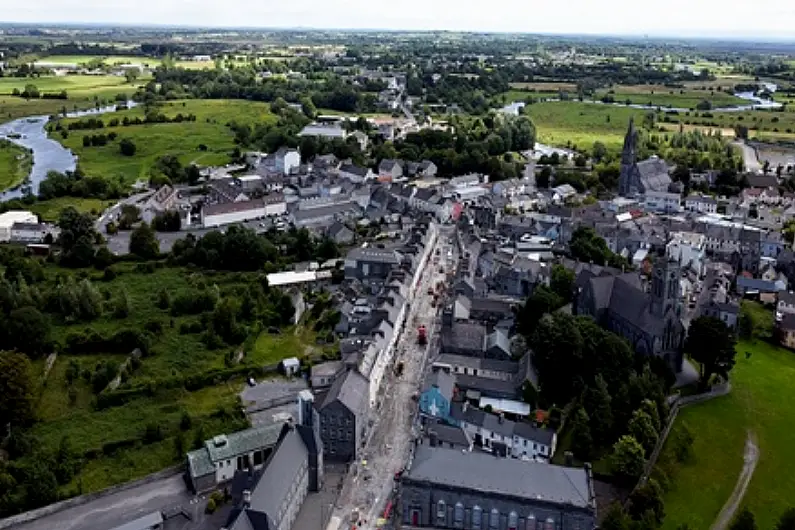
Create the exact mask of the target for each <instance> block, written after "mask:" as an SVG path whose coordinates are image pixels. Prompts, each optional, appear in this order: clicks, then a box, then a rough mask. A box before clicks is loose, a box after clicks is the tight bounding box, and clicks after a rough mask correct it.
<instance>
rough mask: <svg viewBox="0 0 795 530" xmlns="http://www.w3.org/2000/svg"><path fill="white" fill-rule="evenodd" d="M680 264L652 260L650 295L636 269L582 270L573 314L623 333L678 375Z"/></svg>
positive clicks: (681, 326)
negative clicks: (630, 270) (600, 271)
mask: <svg viewBox="0 0 795 530" xmlns="http://www.w3.org/2000/svg"><path fill="white" fill-rule="evenodd" d="M680 277H681V272H680V268H679V263H678V262H676V261H674V260H669V259H667V258H666V257H659V258H657V260H656V261H655V263H654V266H653V271H652V277H651V293H646V292H645V291H644V290H643V286H642V285H641V281H640V276H639V275H638V274H637V273H636V272H633V273H624V274H610V273H609V272H606V271H605V272H603V273H602V274H601V275H595V274H594V273H593V272H591V271H590V270H583V271H582V272H580V277H579V278H577V285H579V286H581V287H580V288H579V292H578V293H577V297H576V300H575V307H574V312H575V313H576V314H578V315H588V316H590V317H592V318H593V319H594V320H595V321H596V322H597V323H598V324H599V325H600V326H602V327H603V328H605V329H608V330H610V331H612V332H613V333H616V334H617V335H621V336H622V337H624V338H625V339H627V341H628V342H629V343H630V345H631V346H632V348H633V349H634V350H635V351H636V352H637V353H640V354H643V355H655V356H657V357H662V358H663V359H665V360H666V362H667V363H668V365H669V366H670V367H671V369H672V370H673V371H674V373H678V372H680V371H681V370H682V355H683V352H682V348H683V347H684V342H685V333H686V329H685V325H684V323H683V322H682V318H681V315H682V306H681V303H680V296H679V293H680V287H679V279H680Z"/></svg>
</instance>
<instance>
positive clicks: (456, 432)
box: [428, 423, 472, 446]
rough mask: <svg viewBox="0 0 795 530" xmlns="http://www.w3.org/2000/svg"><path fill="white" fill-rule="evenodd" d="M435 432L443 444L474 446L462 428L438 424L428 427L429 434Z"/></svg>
mask: <svg viewBox="0 0 795 530" xmlns="http://www.w3.org/2000/svg"><path fill="white" fill-rule="evenodd" d="M431 432H434V433H435V434H436V439H437V440H438V441H439V442H441V443H449V444H453V445H455V446H459V445H464V446H469V445H472V440H470V439H469V436H467V433H466V431H464V429H462V428H461V427H454V426H452V425H445V424H444V423H437V424H435V425H431V426H429V427H428V434H430V433H431Z"/></svg>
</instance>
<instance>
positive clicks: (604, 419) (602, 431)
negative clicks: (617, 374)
mask: <svg viewBox="0 0 795 530" xmlns="http://www.w3.org/2000/svg"><path fill="white" fill-rule="evenodd" d="M611 401H612V398H611V397H610V390H609V389H608V388H607V383H606V382H605V380H604V377H602V375H601V374H599V375H597V376H596V379H595V380H594V383H593V384H592V385H589V386H588V388H586V389H585V392H584V393H583V405H584V407H585V411H586V412H587V413H588V417H589V418H590V419H591V422H590V425H591V433H592V434H593V437H594V441H595V442H596V444H598V445H599V446H602V445H603V444H606V443H607V442H609V441H610V438H611V433H612V430H613V410H612V409H611V405H610V404H611ZM614 439H615V438H614Z"/></svg>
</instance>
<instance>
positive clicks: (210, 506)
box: [204, 499, 215, 513]
mask: <svg viewBox="0 0 795 530" xmlns="http://www.w3.org/2000/svg"><path fill="white" fill-rule="evenodd" d="M204 511H205V512H207V513H214V512H215V501H214V500H212V499H210V500H209V501H207V507H206V508H205V509H204Z"/></svg>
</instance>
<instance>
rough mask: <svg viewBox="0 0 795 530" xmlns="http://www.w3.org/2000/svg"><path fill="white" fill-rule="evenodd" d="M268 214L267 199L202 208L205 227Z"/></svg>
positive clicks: (258, 217)
mask: <svg viewBox="0 0 795 530" xmlns="http://www.w3.org/2000/svg"><path fill="white" fill-rule="evenodd" d="M267 215H268V211H267V208H266V204H265V201H263V200H262V199H257V200H253V201H241V202H225V203H220V204H211V205H209V206H205V207H204V208H202V212H201V221H202V226H203V227H204V228H215V227H218V226H223V225H228V224H232V223H242V222H244V221H251V220H253V219H261V218H264V217H266V216H267Z"/></svg>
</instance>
